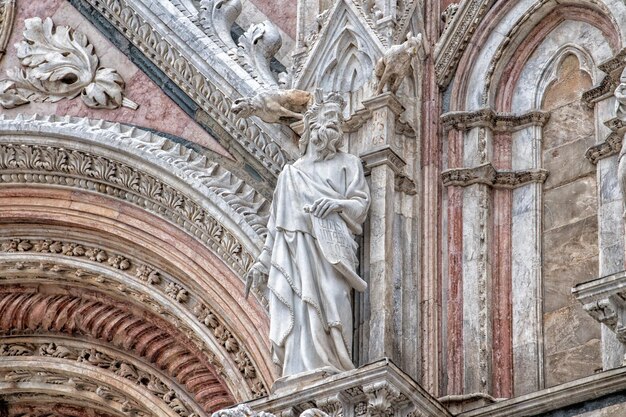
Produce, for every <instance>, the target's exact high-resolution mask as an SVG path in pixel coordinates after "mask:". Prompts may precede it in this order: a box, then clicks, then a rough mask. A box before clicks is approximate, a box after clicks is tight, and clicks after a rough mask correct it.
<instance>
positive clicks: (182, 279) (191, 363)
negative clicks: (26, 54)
mask: <svg viewBox="0 0 626 417" xmlns="http://www.w3.org/2000/svg"><path fill="white" fill-rule="evenodd" d="M18 132H19V133H18ZM0 147H1V148H2V150H1V152H0V154H1V155H2V156H1V157H0V183H1V184H2V185H1V186H0V223H1V224H2V227H0V230H1V231H0V298H1V297H8V298H6V300H5V302H6V303H7V304H6V305H7V306H9V307H6V306H5V310H3V311H4V312H3V313H2V314H0V316H2V319H1V320H0V321H2V324H1V325H0V329H1V331H2V332H3V334H4V335H5V336H6V338H5V337H3V339H7V340H9V341H10V343H9V344H11V343H14V342H15V343H17V342H19V341H21V342H23V340H22V339H19V340H17V341H15V340H14V339H15V338H16V337H27V336H28V337H31V336H33V335H36V336H37V337H44V336H45V337H47V338H48V340H52V341H54V340H56V339H59V338H60V339H59V340H61V339H62V340H61V341H62V342H63V343H56V342H54V343H55V344H56V346H63V347H64V348H67V345H68V343H69V344H72V343H73V342H74V341H75V342H76V343H77V342H78V340H79V339H80V340H82V342H83V343H87V345H82V349H83V350H84V349H87V346H88V345H89V343H92V344H93V345H94V346H96V345H98V344H103V346H104V348H105V349H109V352H113V351H114V352H118V354H121V355H124V354H128V355H130V356H132V357H133V358H135V360H137V361H138V362H137V363H139V364H143V365H142V366H144V367H147V368H146V369H153V370H154V372H157V371H158V372H163V373H164V374H165V375H166V376H167V378H170V380H171V381H173V382H172V383H173V384H174V385H175V386H177V387H178V391H176V390H174V391H176V392H179V393H180V395H179V396H178V397H176V398H183V397H185V398H188V401H187V403H188V405H186V406H185V407H186V409H187V410H189V411H188V412H187V414H180V413H179V415H191V414H194V413H195V414H196V415H199V416H200V415H207V414H206V413H209V412H210V411H213V410H216V409H218V408H221V407H223V406H225V405H228V404H229V403H233V402H239V401H245V400H249V399H251V398H254V397H258V396H261V395H264V394H265V393H266V392H267V389H268V387H269V384H270V383H271V381H272V380H273V379H274V376H275V375H274V372H275V370H274V369H273V366H272V364H271V362H270V361H269V359H268V358H269V355H268V349H269V347H268V346H267V341H266V340H265V333H266V331H267V326H268V324H267V313H266V310H265V308H264V306H263V300H262V299H261V298H260V297H258V298H254V297H251V298H250V299H249V300H245V299H244V298H243V282H242V280H241V276H242V275H243V274H244V273H245V271H246V270H247V269H248V268H249V266H250V264H251V262H252V260H253V259H254V257H255V256H256V254H257V253H258V251H259V248H260V246H261V244H262V241H263V236H264V233H265V222H266V219H267V209H268V207H269V204H268V203H267V202H266V200H265V197H264V196H263V194H262V193H260V192H259V191H257V190H256V189H255V188H253V186H254V183H253V182H250V181H245V182H244V181H243V180H241V179H239V178H237V177H236V176H235V175H234V174H233V173H232V172H231V171H229V170H227V169H225V168H224V167H223V166H221V165H220V164H219V163H218V162H215V161H211V160H210V157H211V155H199V154H197V153H195V152H194V151H191V150H189V149H187V148H185V147H184V146H181V145H179V144H175V143H173V142H171V141H169V140H167V139H164V138H162V137H159V136H157V135H152V134H149V133H146V132H142V131H139V130H137V129H134V128H129V127H125V126H120V125H117V124H108V123H106V122H98V123H95V122H90V121H87V120H84V119H70V118H56V117H46V118H40V117H36V116H35V117H33V118H31V119H29V120H23V119H16V120H0ZM250 184H252V186H251V185H250ZM16 297H17V298H16ZM20 297H26V298H25V299H24V300H20V301H18V299H19V298H20ZM41 297H43V298H41ZM46 297H47V298H46ZM85 297H87V300H86V299H85ZM37 300H38V301H37ZM60 300H65V301H63V302H61V301H60ZM89 300H91V301H89ZM12 303H13V304H12ZM15 303H17V304H15ZM93 303H96V304H97V306H96V305H95V304H94V305H93V306H91V304H93ZM11 305H13V307H10V306H11ZM35 305H37V306H39V307H38V308H37V309H35V310H36V311H35V310H29V308H31V307H33V306H35ZM61 305H66V306H73V307H72V308H74V309H77V308H78V307H79V306H84V308H85V310H84V311H83V314H82V315H80V316H75V315H76V313H77V311H78V310H72V311H66V310H58V308H60V306H61ZM90 306H91V307H90ZM1 308H2V307H0V309H1ZM33 308H34V307H33ZM81 311H82V310H81ZM73 315H74V316H73ZM89 315H92V316H93V317H92V320H93V323H92V324H90V325H89V326H87V327H85V326H84V323H85V321H84V320H87V317H88V316H89ZM26 317H28V319H26ZM47 317H48V318H47ZM49 317H63V318H64V320H66V321H65V322H63V324H59V325H56V327H55V326H54V325H52V324H51V323H50V322H46V321H45V320H50V319H49ZM69 317H75V319H72V320H74V321H71V320H70V319H69ZM133 317H134V318H135V319H136V320H134V319H133ZM128 320H130V321H128ZM155 323H160V324H158V325H157V326H156V329H153V330H154V332H152V333H151V331H150V330H149V328H150V326H149V325H150V324H152V325H153V326H154V324H155ZM96 324H98V326H100V327H97V326H96V327H90V326H92V325H94V326H95V325H96ZM107 326H108V327H107ZM133 326H135V328H136V330H137V332H136V333H132V332H130V333H128V334H124V335H121V334H120V333H119V331H118V330H119V328H126V327H129V328H132V327H133ZM144 327H145V328H144ZM116 329H117V330H116ZM157 329H158V330H160V331H162V332H164V333H159V332H157V331H156V330H157ZM83 333H84V334H83ZM81 335H82V336H81ZM85 335H86V336H85ZM68 336H72V338H71V339H67V337H68ZM74 337H76V339H75V340H74ZM41 342H42V339H37V341H36V342H32V343H30V342H29V344H30V345H34V344H37V343H41ZM49 343H53V342H49ZM40 347H41V346H39V347H38V348H37V349H39V348H40ZM7 349H8V347H7ZM2 356H6V357H5V358H3V357H2ZM26 356H28V355H26ZM74 356H76V355H74ZM15 360H16V358H15V357H14V355H3V354H2V353H0V363H1V364H4V363H8V364H10V363H13V361H15ZM177 361H178V362H177ZM28 363H30V362H28ZM133 366H134V367H135V368H137V369H139V367H140V366H138V365H136V364H133ZM27 370H28V369H27ZM98 372H104V373H105V374H106V372H105V371H104V370H101V369H99V368H98ZM107 372H110V371H107ZM146 372H147V371H146ZM99 376H102V377H106V375H104V374H103V375H99ZM104 380H106V378H105V379H104ZM137 381H138V380H136V381H135V384H138V385H141V384H140V383H139V382H137ZM29 389H30V388H29ZM29 389H26V388H24V390H22V391H20V393H21V394H24V395H25V394H26V393H31V394H32V391H29ZM46 392H48V391H46ZM17 394H18V393H17V392H15V391H14V390H13V391H11V390H6V389H2V388H0V396H4V397H5V398H9V397H10V396H16V395H17ZM57 394H59V395H60V394H61V393H60V392H59V393H57ZM7 395H8V396H9V397H7ZM29 395H30V394H29ZM55 395H56V394H55ZM146 395H148V396H149V397H150V395H152V397H154V395H153V394H150V391H149V390H148V394H146ZM163 395H164V394H163ZM163 395H161V397H160V399H159V398H157V400H158V401H162V400H163ZM166 397H167V399H169V400H170V404H168V406H169V407H170V408H172V406H171V400H172V398H170V397H171V395H170V396H166ZM42 398H48V397H47V396H43V397H42ZM61 403H64V402H63V401H61ZM90 409H93V410H95V411H98V412H104V413H105V414H107V413H108V414H110V415H118V414H119V413H118V412H120V410H117V409H115V408H113V409H104V410H103V409H99V408H97V407H95V406H94V407H92V408H90ZM95 411H94V412H95ZM181 412H182V411H181ZM116 413H118V414H116ZM125 415H128V414H125Z"/></svg>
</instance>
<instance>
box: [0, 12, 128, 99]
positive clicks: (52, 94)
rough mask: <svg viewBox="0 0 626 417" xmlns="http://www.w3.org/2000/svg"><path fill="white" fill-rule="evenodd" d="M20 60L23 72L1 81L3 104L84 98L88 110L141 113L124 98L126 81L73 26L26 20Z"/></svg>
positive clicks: (48, 20) (15, 70)
mask: <svg viewBox="0 0 626 417" xmlns="http://www.w3.org/2000/svg"><path fill="white" fill-rule="evenodd" d="M25 24H26V28H25V29H24V40H23V41H21V42H20V43H18V44H17V45H16V46H17V57H18V58H19V59H20V62H21V64H22V68H15V69H12V70H9V71H7V75H8V78H7V79H5V80H2V81H0V105H1V106H2V107H4V108H8V109H10V108H13V107H17V106H21V105H24V104H27V103H29V102H31V101H35V102H52V103H54V102H57V101H59V100H61V99H64V98H65V99H72V98H75V97H77V96H79V95H80V96H81V99H82V100H83V103H85V105H86V106H87V107H91V108H94V109H116V108H119V107H120V106H125V107H129V108H132V109H136V108H137V107H138V105H137V104H136V103H134V102H132V101H131V100H129V99H128V98H125V97H124V95H123V92H124V80H123V79H122V77H121V76H120V75H119V74H118V73H117V71H115V70H114V69H111V68H103V67H100V66H99V62H100V61H99V59H98V56H97V55H96V53H95V51H94V48H93V45H91V43H89V40H88V39H87V37H86V36H85V35H84V34H82V33H80V32H76V31H74V30H73V29H72V28H70V27H69V26H61V27H55V26H54V23H53V22H52V19H50V18H47V19H46V20H44V21H42V20H41V19H40V18H38V17H35V18H31V19H27V20H26V22H25Z"/></svg>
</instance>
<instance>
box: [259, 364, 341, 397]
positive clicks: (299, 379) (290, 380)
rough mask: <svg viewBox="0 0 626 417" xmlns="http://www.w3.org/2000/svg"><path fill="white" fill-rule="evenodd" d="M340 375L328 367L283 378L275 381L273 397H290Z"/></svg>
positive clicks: (272, 390)
mask: <svg viewBox="0 0 626 417" xmlns="http://www.w3.org/2000/svg"><path fill="white" fill-rule="evenodd" d="M338 373H339V371H337V370H336V369H334V368H331V367H328V366H327V367H324V368H319V369H314V370H312V371H307V372H302V373H299V374H295V375H288V376H283V377H281V378H278V379H277V380H276V381H274V384H273V385H272V389H271V393H272V395H288V394H291V393H293V392H297V391H300V390H302V389H303V388H304V387H308V386H310V385H311V384H314V383H316V382H319V381H322V380H324V379H326V378H328V377H331V376H333V375H336V374H338Z"/></svg>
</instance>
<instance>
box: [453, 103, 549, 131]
mask: <svg viewBox="0 0 626 417" xmlns="http://www.w3.org/2000/svg"><path fill="white" fill-rule="evenodd" d="M549 119H550V113H547V112H542V111H531V112H528V113H524V114H510V113H498V112H495V111H494V110H492V109H490V108H484V109H480V110H476V111H471V112H462V111H458V112H449V113H446V114H443V115H442V116H441V123H442V124H443V127H444V129H447V130H449V129H455V130H459V131H466V130H470V129H473V128H475V127H486V128H489V129H491V130H492V131H494V132H504V133H510V132H514V131H516V130H519V129H522V128H524V127H526V126H544V125H545V124H546V123H547V122H548V120H549Z"/></svg>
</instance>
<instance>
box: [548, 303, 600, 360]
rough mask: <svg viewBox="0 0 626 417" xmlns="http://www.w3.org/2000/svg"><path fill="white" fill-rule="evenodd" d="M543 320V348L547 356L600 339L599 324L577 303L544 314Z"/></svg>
mask: <svg viewBox="0 0 626 417" xmlns="http://www.w3.org/2000/svg"><path fill="white" fill-rule="evenodd" d="M544 320H545V327H544V333H545V344H544V348H545V351H546V354H547V355H548V356H550V355H553V354H555V353H558V352H564V351H566V350H568V349H572V348H575V347H578V346H580V345H583V344H585V343H587V342H589V341H590V340H594V339H600V325H599V323H598V322H596V321H595V320H594V319H592V318H591V317H590V316H589V315H588V314H587V312H585V310H583V308H582V307H581V306H580V304H579V303H576V304H572V305H571V306H568V307H564V308H561V309H559V310H556V311H553V312H551V313H548V314H544ZM597 353H598V354H599V351H598V352H597Z"/></svg>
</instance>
